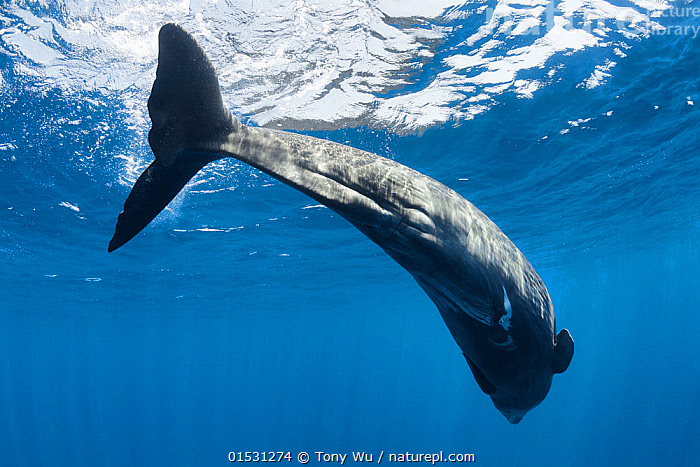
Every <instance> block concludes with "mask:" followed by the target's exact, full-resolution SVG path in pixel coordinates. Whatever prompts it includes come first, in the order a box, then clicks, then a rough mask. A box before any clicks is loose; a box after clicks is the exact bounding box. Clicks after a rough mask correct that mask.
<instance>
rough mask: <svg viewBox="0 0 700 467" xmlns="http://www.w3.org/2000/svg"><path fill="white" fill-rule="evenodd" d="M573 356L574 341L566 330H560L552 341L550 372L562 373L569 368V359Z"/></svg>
mask: <svg viewBox="0 0 700 467" xmlns="http://www.w3.org/2000/svg"><path fill="white" fill-rule="evenodd" d="M573 356H574V340H573V339H572V338H571V334H569V331H567V330H566V329H562V330H561V332H560V333H559V334H557V338H556V339H555V340H554V358H553V359H552V371H553V372H554V373H564V372H565V371H566V369H567V368H569V363H571V357H573Z"/></svg>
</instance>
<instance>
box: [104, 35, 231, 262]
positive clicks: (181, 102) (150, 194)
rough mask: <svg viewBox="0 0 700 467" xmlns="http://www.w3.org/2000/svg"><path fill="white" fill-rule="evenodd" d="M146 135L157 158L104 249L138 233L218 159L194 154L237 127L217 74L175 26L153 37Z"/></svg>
mask: <svg viewBox="0 0 700 467" xmlns="http://www.w3.org/2000/svg"><path fill="white" fill-rule="evenodd" d="M148 113H149V115H150V117H151V122H152V123H153V126H152V128H151V131H150V132H149V134H148V142H149V144H150V145H151V149H152V150H153V154H154V155H155V157H156V160H155V161H153V163H152V164H151V165H150V166H149V167H148V168H147V169H146V170H145V171H144V172H143V173H142V174H141V176H140V177H139V179H138V180H137V181H136V184H135V185H134V187H133V189H132V190H131V193H130V194H129V197H128V198H127V200H126V202H125V203H124V211H123V212H122V213H121V214H120V215H119V219H118V221H117V228H116V231H115V233H114V237H113V238H112V240H111V241H110V242H109V247H108V249H107V251H114V250H116V249H117V248H119V247H120V246H122V245H123V244H125V243H126V242H128V241H129V240H131V239H132V238H133V237H134V236H135V235H136V234H138V233H139V232H140V231H141V230H143V228H144V227H146V225H148V223H149V222H151V221H152V220H153V219H154V218H155V217H156V216H157V215H158V213H160V212H161V211H162V210H163V209H164V208H165V207H166V206H167V205H168V203H170V201H172V199H173V198H174V197H175V196H176V195H177V194H178V193H179V192H180V190H181V189H182V188H183V187H184V186H185V185H186V184H187V182H188V181H189V180H190V179H191V178H192V177H193V176H194V175H195V174H196V173H197V172H198V171H199V170H200V169H201V168H202V167H204V166H205V165H206V164H208V163H209V162H211V161H213V160H216V159H217V158H218V157H219V156H217V155H214V154H206V153H202V152H197V151H196V150H193V149H194V148H196V146H197V145H198V144H200V143H206V142H209V143H211V142H217V141H219V140H221V139H223V138H225V137H226V135H228V134H229V133H230V132H231V131H233V130H234V128H235V127H236V125H240V123H238V121H237V120H235V119H234V118H232V116H231V113H230V112H229V111H228V109H226V107H225V106H224V103H223V99H222V97H221V89H220V87H219V80H218V78H217V77H216V71H215V70H214V66H213V65H212V64H211V62H210V61H209V59H208V58H207V56H206V54H205V53H204V51H203V50H202V48H201V47H200V46H199V45H198V44H197V42H196V41H195V40H194V38H193V37H192V36H191V35H190V34H189V33H188V32H187V31H185V30H184V29H182V28H181V27H180V26H178V25H176V24H166V25H164V26H163V27H162V28H161V29H160V33H159V34H158V69H157V70H156V80H155V82H154V83H153V89H152V90H151V96H150V98H149V99H148Z"/></svg>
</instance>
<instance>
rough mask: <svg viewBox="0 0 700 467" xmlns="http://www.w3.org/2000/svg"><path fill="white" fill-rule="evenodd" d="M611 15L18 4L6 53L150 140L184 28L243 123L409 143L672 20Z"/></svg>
mask: <svg viewBox="0 0 700 467" xmlns="http://www.w3.org/2000/svg"><path fill="white" fill-rule="evenodd" d="M44 3H46V4H50V3H52V2H51V1H50V0H46V1H45V2H44ZM614 3H617V2H611V1H610V2H608V1H604V0H561V1H559V2H550V1H549V0H499V1H496V2H484V1H483V0H473V1H468V2H459V1H454V0H430V1H426V0H409V1H400V0H376V1H361V0H293V1H281V0H251V1H247V2H226V1H223V0H150V1H144V0H92V1H85V0H65V1H63V2H62V8H61V10H60V11H61V13H60V15H61V16H60V17H59V18H52V17H48V16H43V15H42V14H38V13H37V14H35V13H33V12H31V11H29V10H28V9H26V7H22V6H20V5H24V3H22V4H20V3H19V2H18V1H10V2H9V3H8V4H7V5H5V6H2V7H0V16H2V17H3V19H2V21H1V22H0V25H2V29H0V48H2V49H4V50H5V51H6V52H7V53H9V54H11V55H13V56H15V57H16V58H17V60H13V61H14V62H15V63H16V65H15V72H16V73H19V74H20V75H28V76H33V77H35V78H37V80H36V82H37V86H39V87H48V88H52V87H59V88H62V89H64V90H67V91H69V92H70V91H75V92H84V91H98V92H102V93H108V94H111V95H117V96H119V98H120V99H122V101H123V102H124V106H125V107H126V108H127V109H130V112H131V113H132V117H133V121H134V122H135V124H136V125H137V126H138V127H139V128H147V126H148V120H147V114H146V112H145V102H146V98H147V96H148V93H149V92H150V88H151V85H152V82H153V79H154V77H155V69H156V66H157V34H158V29H159V28H160V26H161V25H162V24H164V23H166V22H176V23H179V24H181V25H182V26H183V27H185V28H186V29H187V30H189V31H190V32H192V33H193V34H194V35H195V37H196V38H197V40H198V41H199V42H200V43H201V44H202V46H203V47H204V49H205V50H206V51H207V53H208V54H209V56H210V57H211V59H212V61H213V62H214V64H215V66H216V67H217V69H218V71H219V78H220V82H221V85H222V89H223V93H224V98H225V101H226V103H227V104H228V105H229V106H230V107H231V109H232V110H233V111H234V113H235V114H237V115H242V116H244V117H245V120H246V121H247V122H252V123H254V124H257V125H268V126H273V127H276V128H277V127H283V128H298V129H324V128H329V129H332V128H337V127H340V126H345V125H367V126H371V127H378V128H390V129H392V130H394V131H398V132H405V131H408V132H412V131H420V130H422V129H425V128H427V127H430V126H431V125H436V124H443V123H446V122H455V123H458V122H459V121H461V120H464V119H470V118H473V117H474V116H475V115H479V114H481V113H483V112H485V111H487V110H488V108H489V106H490V105H491V104H493V103H494V102H495V100H496V99H497V98H498V96H499V95H502V94H503V93H508V92H513V93H515V95H517V96H518V97H520V98H524V99H527V98H531V97H533V96H534V95H535V94H536V93H537V92H538V91H539V90H540V89H542V88H544V87H546V86H547V85H548V84H549V83H550V82H553V81H555V80H556V79H557V76H558V75H559V74H560V72H561V66H560V64H559V60H557V58H558V57H561V58H565V57H570V56H572V55H574V54H581V53H583V52H584V51H586V50H589V49H593V48H600V49H609V50H610V54H609V55H610V56H612V55H614V58H615V60H622V59H624V57H625V53H624V52H623V50H626V49H628V48H629V47H631V46H632V45H633V44H634V43H635V42H638V41H639V40H640V39H643V38H644V37H646V36H648V35H650V34H651V33H652V32H653V31H654V30H658V28H660V27H661V26H660V25H659V24H658V23H657V22H655V18H658V17H659V16H660V15H661V14H663V12H665V11H667V10H668V9H669V8H671V4H670V3H669V2H668V1H660V0H631V1H629V2H626V3H625V6H619V5H615V4H614ZM464 32H466V33H467V34H466V36H465V37H466V38H465V39H464V40H463V41H461V42H460V43H454V38H455V37H456V34H457V33H459V34H460V36H462V35H464ZM586 60H588V61H587V62H585V63H586V66H588V67H589V69H590V76H589V78H587V79H585V81H584V82H583V83H582V85H583V86H585V87H587V88H593V87H596V86H600V85H602V84H604V83H605V82H606V80H607V79H608V78H609V77H610V76H611V74H612V70H611V69H612V67H613V66H615V64H616V63H615V62H612V61H610V60H609V58H600V56H597V58H591V59H586ZM435 70H437V72H435ZM531 70H542V72H538V73H537V76H536V77H533V76H532V73H527V72H528V71H531ZM0 84H2V80H0ZM129 178H131V177H129Z"/></svg>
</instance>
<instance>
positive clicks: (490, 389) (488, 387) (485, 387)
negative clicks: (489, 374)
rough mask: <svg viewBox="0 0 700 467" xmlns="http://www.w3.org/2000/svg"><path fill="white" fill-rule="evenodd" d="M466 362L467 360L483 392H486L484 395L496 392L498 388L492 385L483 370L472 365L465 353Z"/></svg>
mask: <svg viewBox="0 0 700 467" xmlns="http://www.w3.org/2000/svg"><path fill="white" fill-rule="evenodd" d="M462 355H464V358H465V360H467V364H468V365H469V369H471V370H472V374H473V375H474V379H475V380H476V383H477V384H478V385H479V387H480V388H481V390H482V391H484V394H488V395H489V396H490V395H491V394H493V393H494V392H496V386H494V385H493V384H491V382H490V381H489V380H488V379H486V376H484V374H483V373H482V372H481V370H480V369H479V368H478V367H477V366H476V365H474V363H472V361H471V360H469V357H467V354H465V353H463V354H462Z"/></svg>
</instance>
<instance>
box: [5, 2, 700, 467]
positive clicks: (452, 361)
mask: <svg viewBox="0 0 700 467" xmlns="http://www.w3.org/2000/svg"><path fill="white" fill-rule="evenodd" d="M37 8H38V7H37ZM38 9H39V8H38ZM46 14H49V15H50V14H54V12H52V11H48V13H46ZM56 14H58V13H56ZM688 21H690V20H688ZM696 22H698V21H696ZM0 37H1V35H0ZM459 40H461V39H460V38H456V39H455V41H459ZM448 45H449V44H448ZM448 45H444V47H445V49H444V50H441V51H439V52H440V53H444V54H446V53H449V50H448V49H449V48H448ZM625 53H626V55H627V56H626V57H625V58H624V59H620V60H619V63H618V65H617V66H616V67H615V68H613V70H612V71H611V72H610V73H611V76H610V77H609V78H608V79H607V81H606V82H605V83H604V84H602V85H600V86H597V87H594V88H593V89H587V88H585V87H582V86H577V84H578V83H579V82H580V78H581V76H580V73H578V68H577V67H578V66H581V67H583V66H584V63H583V61H584V60H587V59H589V58H590V56H589V55H586V56H585V57H579V58H576V57H574V58H571V57H560V59H561V61H562V63H567V68H566V70H567V72H566V73H564V74H563V75H562V77H561V79H559V80H558V81H555V82H552V83H551V84H550V85H549V86H548V87H546V88H544V89H541V90H540V91H538V92H537V93H535V94H534V96H533V97H532V98H530V99H523V98H520V97H518V96H516V95H514V94H511V93H504V94H502V95H500V96H499V97H498V98H497V99H496V100H495V101H494V102H493V104H492V105H491V106H489V108H488V110H487V111H486V112H484V113H482V114H480V115H477V116H476V117H475V118H474V119H473V120H470V121H462V122H459V123H455V122H449V123H445V124H436V125H432V126H431V127H429V128H427V129H426V130H425V131H422V132H410V133H408V134H402V133H400V134H397V133H395V132H393V131H392V130H391V128H372V127H369V126H360V127H354V128H350V127H344V128H340V129H337V130H333V131H326V132H316V133H313V132H308V133H309V134H314V135H315V136H320V137H323V138H328V139H331V140H334V141H338V142H342V143H346V144H350V145H352V146H355V147H359V148H362V149H366V150H369V151H372V152H375V153H378V154H380V155H383V156H386V157H390V158H393V159H395V160H397V161H399V162H401V163H403V164H406V165H408V166H410V167H412V168H415V169H417V170H419V171H421V172H424V173H426V174H428V175H430V176H431V177H433V178H435V179H437V180H439V181H442V182H443V183H445V184H447V185H448V186H450V187H452V188H454V189H456V190H457V191H458V192H459V193H461V194H462V195H463V196H465V197H466V198H467V199H469V200H471V201H472V202H473V203H474V204H476V205H477V206H478V207H479V208H480V209H481V210H482V211H484V212H485V213H486V214H487V215H488V216H489V217H490V218H491V219H493V220H494V222H496V223H497V224H498V225H499V226H500V227H501V229H502V230H503V231H504V232H505V233H506V234H507V235H508V236H509V237H510V238H511V239H512V240H513V241H514V242H515V244H516V245H518V247H519V248H520V249H521V250H522V251H523V252H524V253H525V255H526V256H527V257H528V259H529V260H530V262H531V263H532V264H533V265H534V266H535V268H536V269H537V271H538V272H539V274H540V275H541V276H542V278H543V280H544V282H545V283H546V284H547V287H548V289H549V292H550V294H551V296H552V301H553V303H554V306H555V310H556V313H557V325H558V327H559V328H563V327H566V328H568V329H569V330H570V331H571V334H572V336H573V338H574V340H575V343H576V351H575V355H574V358H573V361H572V364H571V366H570V368H569V369H568V370H567V371H566V372H565V373H563V374H561V375H556V376H555V378H554V382H553V385H552V389H551V391H550V393H549V395H548V396H547V398H546V399H545V400H544V402H543V403H542V404H541V405H540V406H539V407H537V408H536V409H534V410H533V411H532V412H531V413H529V414H528V415H527V416H526V418H525V419H524V421H523V422H522V423H520V424H519V425H517V426H513V425H510V424H509V423H508V422H507V421H506V420H505V418H503V417H502V416H501V415H500V413H498V412H497V411H496V410H495V408H494V407H493V405H492V404H491V402H490V400H489V398H488V397H487V396H485V395H484V394H483V393H481V391H480V390H479V388H478V386H477V384H476V383H475V381H474V379H473V377H472V375H471V374H470V372H469V370H468V368H467V365H466V364H465V362H464V359H463V357H462V356H461V355H460V352H459V349H458V348H457V346H456V345H455V343H454V341H453V339H452V338H451V336H450V335H449V333H448V331H447V329H446V327H445V325H444V323H443V322H442V320H441V318H440V316H439V314H438V313H437V310H436V309H435V306H434V305H433V304H432V302H431V301H430V300H429V299H428V298H427V297H426V296H425V295H424V293H423V292H422V290H421V289H420V288H419V287H418V286H417V285H416V284H415V283H414V282H413V280H412V278H411V277H410V276H409V274H407V273H406V272H405V271H404V270H403V269H401V268H400V267H399V266H398V265H397V264H395V263H394V262H393V261H392V260H391V259H389V258H388V257H387V256H386V255H385V254H384V253H383V252H382V251H381V250H380V249H379V248H378V247H377V246H375V245H374V244H372V243H371V242H369V241H368V240H367V239H366V238H364V237H363V236H362V235H361V234H360V233H359V232H357V231H356V230H355V229H354V228H352V227H351V226H350V225H349V224H347V223H346V222H345V221H344V220H343V219H341V218H339V217H338V216H337V215H334V214H333V213H331V212H330V211H329V210H327V209H324V208H319V207H314V205H315V204H316V203H314V202H313V201H312V200H310V199H308V198H306V197H305V196H304V195H301V194H299V193H297V192H296V191H294V190H292V189H291V188H289V187H287V186H285V185H283V184H281V183H279V182H276V181H274V180H273V179H271V178H269V177H267V176H265V175H262V174H261V173H259V172H257V171H256V170H254V169H252V168H249V167H247V166H244V165H242V164H240V163H237V162H235V161H226V162H223V163H221V164H220V165H218V166H217V167H215V169H210V170H209V171H207V172H206V173H204V174H202V175H201V176H200V177H199V178H198V179H197V180H195V184H194V185H193V186H191V187H190V188H189V189H188V190H186V193H185V194H184V195H182V196H180V197H178V198H177V199H176V200H175V202H174V204H173V205H172V206H171V209H170V210H168V211H167V212H165V213H163V214H162V215H161V216H160V217H159V218H158V219H157V220H156V221H155V222H154V223H152V224H151V225H150V226H149V227H148V228H147V229H146V230H145V231H144V232H143V233H142V234H140V235H139V236H138V237H136V238H135V239H134V240H132V241H131V242H130V243H129V244H127V245H126V246H124V247H122V248H121V249H120V250H119V251H117V252H115V253H110V254H108V253H107V243H108V241H109V239H110V238H111V235H112V233H113V230H114V225H115V222H116V216H117V214H118V213H119V212H120V210H121V207H122V205H123V202H124V200H125V198H126V196H127V194H128V192H129V189H130V187H129V184H128V183H126V182H125V181H124V178H125V177H126V176H125V173H126V171H127V169H126V165H125V164H126V162H125V160H127V159H129V158H136V159H137V160H139V161H148V160H150V158H151V155H150V153H149V148H148V145H147V143H146V139H145V135H146V132H147V130H148V126H147V124H146V123H145V122H142V123H138V122H137V123H134V121H133V120H130V115H132V112H133V109H130V108H128V106H125V105H124V103H123V101H122V100H120V95H119V93H116V92H100V91H99V90H97V91H95V90H93V91H90V90H86V91H79V92H67V91H66V90H65V89H63V88H62V87H60V86H54V87H52V86H51V85H47V84H46V83H45V82H43V81H42V82H41V83H39V81H40V78H39V77H37V76H34V75H32V74H31V73H25V72H23V71H22V68H20V67H18V64H21V63H25V65H26V66H31V63H28V62H27V61H26V60H24V59H23V58H22V55H21V54H18V53H17V51H16V50H11V49H10V48H9V47H5V46H3V47H0V72H2V80H3V81H0V84H2V86H0V200H1V201H0V232H1V236H0V266H1V267H0V284H1V286H0V287H1V289H0V291H1V292H2V299H0V465H9V466H39V465H57V466H81V465H85V466H94V465H107V466H112V465H115V466H116V465H183V466H184V465H225V464H226V463H228V453H229V452H230V451H236V452H237V451H290V452H291V453H292V455H296V453H298V452H300V451H306V452H309V453H311V455H312V462H311V464H316V462H315V460H314V459H315V454H313V453H314V452H315V451H324V452H329V453H351V452H352V451H366V452H368V453H374V455H375V459H376V458H377V456H378V453H379V452H380V451H382V450H383V451H385V452H386V453H391V452H406V451H408V452H413V453H420V452H438V451H440V450H442V451H444V452H445V453H450V452H452V453H473V454H474V455H475V458H476V461H477V462H478V464H479V465H487V466H492V465H493V466H501V465H504V466H505V465H538V466H540V465H572V466H577V465H635V466H638V465H679V466H680V465H697V462H698V461H697V459H698V456H700V447H698V443H697V440H698V439H700V422H698V416H697V414H698V413H700V365H699V364H698V360H697V358H698V355H700V338H699V337H698V336H699V335H700V314H699V313H698V311H697V306H698V303H699V302H700V292H699V290H700V279H699V278H698V277H699V276H698V270H700V235H699V234H698V229H699V228H700V188H698V186H699V184H698V181H699V174H700V157H699V156H698V153H697V148H698V141H700V75H699V74H698V70H700V42H698V40H696V39H693V38H692V37H691V36H689V35H679V36H674V37H668V36H650V37H645V38H643V39H639V40H635V41H633V45H632V47H630V48H629V49H627V50H626V51H625ZM577 60H581V61H582V62H577ZM435 66H438V65H435ZM531 73H535V74H537V73H538V71H537V70H535V71H531ZM539 73H543V74H544V73H545V71H539ZM587 73H588V71H586V74H587ZM430 76H431V73H430V72H429V70H428V72H426V73H425V76H424V77H422V78H419V79H430ZM3 82H4V84H3ZM234 110H235V109H234ZM139 112H141V113H142V115H145V101H144V102H143V108H141V109H140V110H139ZM243 118H244V119H245V118H246V116H245V115H243ZM586 119H590V120H586ZM580 120H586V121H580ZM577 121H578V123H575V124H572V123H571V122H577ZM126 178H128V177H126ZM386 462H387V460H386V459H385V461H384V463H386ZM292 463H294V464H297V462H296V461H293V462H292Z"/></svg>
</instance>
